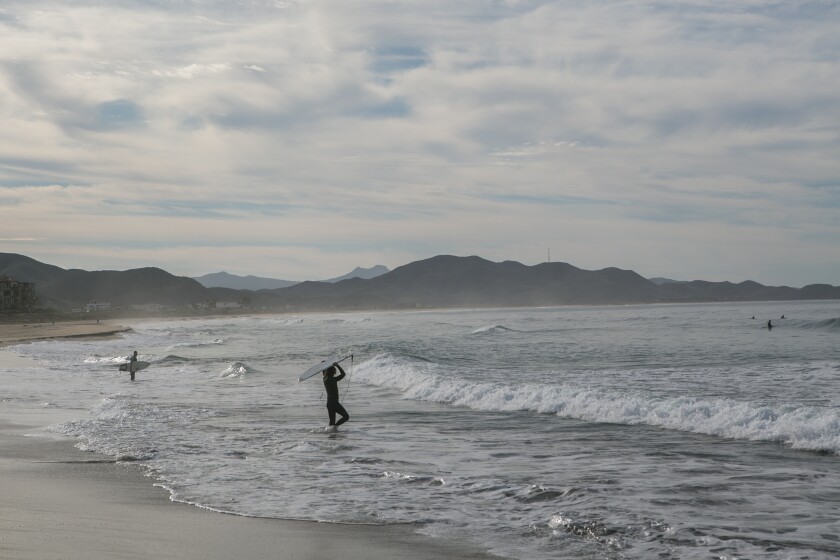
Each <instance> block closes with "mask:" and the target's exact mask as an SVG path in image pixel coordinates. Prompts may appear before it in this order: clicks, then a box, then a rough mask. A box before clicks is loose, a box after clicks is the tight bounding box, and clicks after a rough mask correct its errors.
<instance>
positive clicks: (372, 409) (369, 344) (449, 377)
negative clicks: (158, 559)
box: [0, 301, 840, 560]
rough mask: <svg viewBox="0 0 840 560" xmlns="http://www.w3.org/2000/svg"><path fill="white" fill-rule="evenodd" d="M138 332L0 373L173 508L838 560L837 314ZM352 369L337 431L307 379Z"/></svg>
mask: <svg viewBox="0 0 840 560" xmlns="http://www.w3.org/2000/svg"><path fill="white" fill-rule="evenodd" d="M782 316H784V318H782ZM768 320H772V321H773V324H774V326H775V328H774V329H772V330H768V329H767V328H766V325H767V321H768ZM131 326H132V328H133V330H132V331H131V332H129V333H126V334H125V335H123V336H122V337H121V338H118V339H112V340H76V341H69V340H65V341H43V342H34V343H29V344H21V345H17V346H12V347H9V348H7V349H6V350H7V351H12V352H16V353H19V354H21V355H23V356H27V357H29V358H32V359H33V360H35V361H36V362H37V364H38V365H37V367H34V368H27V369H21V370H0V375H2V376H3V379H4V393H3V402H4V406H6V407H11V408H13V407H15V406H20V407H21V408H24V407H31V406H38V407H42V408H44V409H52V410H56V411H60V412H61V413H62V416H63V417H64V418H66V419H67V421H61V422H58V423H56V424H53V425H50V426H48V427H47V428H48V429H49V430H50V431H53V432H56V433H58V434H64V435H67V436H71V437H73V438H77V439H78V445H79V446H80V447H81V448H82V449H87V450H91V451H96V452H100V453H105V454H108V455H111V456H113V457H115V458H116V459H117V460H119V461H124V462H131V463H134V464H138V465H141V466H142V467H143V468H145V469H147V470H148V472H149V474H150V476H151V477H153V479H154V482H155V483H157V484H159V485H161V486H163V487H165V488H167V489H168V490H169V492H170V493H171V496H172V498H173V499H174V500H178V501H182V502H186V503H190V504H194V505H195V506H197V507H203V508H208V509H212V510H216V511H220V512H224V513H230V514H237V515H244V516H258V517H270V518H282V519H304V520H313V521H321V522H328V523H364V524H395V523H399V524H410V525H411V526H413V527H415V528H416V530H417V531H419V532H422V533H425V534H429V535H433V536H435V537H437V538H441V539H451V540H457V541H461V542H469V543H471V544H474V545H476V546H478V547H480V548H483V549H485V550H487V551H489V552H492V553H495V554H498V555H500V556H503V557H509V558H523V559H525V558H527V559H537V560H541V559H550V558H569V559H572V558H575V559H581V558H583V559H613V558H615V559H624V558H627V559H646V558H652V557H658V558H666V559H667V558H673V559H693V558H697V559H700V558H703V559H706V558H732V559H735V558H768V559H771V560H774V559H789V558H807V559H828V558H837V557H838V556H840V537H838V535H840V508H838V506H837V504H838V503H840V482H838V478H837V476H836V473H837V472H838V469H840V302H837V301H820V302H778V303H739V304H731V303H727V304H692V305H689V304H685V305H638V306H605V307H559V308H544V309H492V310H448V311H416V312H375V313H374V312H367V313H353V314H339V313H335V314H308V315H283V316H265V315H254V316H244V317H224V318H206V319H185V320H166V321H150V320H149V321H143V322H137V323H134V324H132V325H131ZM134 350H138V352H139V359H140V360H144V361H148V362H151V363H152V365H151V366H150V367H149V368H148V369H146V370H143V371H141V372H139V373H138V374H137V381H135V382H134V383H132V382H130V381H129V380H128V376H127V374H124V373H123V374H121V373H119V372H118V370H117V369H118V364H119V363H122V362H123V361H125V359H126V358H127V357H128V355H129V354H130V353H131V352H132V351H134ZM350 353H352V354H353V359H352V360H347V361H346V362H343V363H342V365H343V366H345V369H346V370H347V373H348V376H347V378H345V380H344V381H342V383H341V384H340V388H341V393H342V402H343V404H344V405H345V407H346V408H347V410H348V411H349V413H350V415H351V420H350V422H349V423H348V424H346V425H344V426H342V427H341V429H340V430H339V431H338V432H337V433H329V432H325V430H324V426H325V424H326V422H327V414H326V408H325V400H324V396H323V385H322V384H321V382H320V378H319V376H316V377H314V378H312V379H309V380H307V381H304V382H302V383H298V382H297V377H298V375H299V374H300V373H301V372H302V371H304V370H305V369H306V368H308V367H309V366H311V365H313V364H314V363H317V362H318V361H320V359H321V358H323V357H325V356H329V355H345V354H350Z"/></svg>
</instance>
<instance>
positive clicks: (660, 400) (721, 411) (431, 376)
mask: <svg viewBox="0 0 840 560" xmlns="http://www.w3.org/2000/svg"><path fill="white" fill-rule="evenodd" d="M446 373H447V372H446V370H445V369H444V367H443V366H440V365H437V364H431V363H422V362H416V361H413V360H410V359H407V358H404V357H400V356H394V355H392V354H382V355H379V356H376V357H374V358H372V359H370V360H368V361H367V362H363V363H362V364H360V365H359V366H358V368H357V370H356V372H355V378H356V379H358V380H359V381H362V382H365V383H369V384H372V385H379V386H383V387H389V388H392V389H396V390H399V391H401V392H402V393H403V395H404V396H405V398H409V399H415V400H424V401H431V402H439V403H446V404H452V405H456V406H465V407H469V408H473V409H475V410H494V411H533V412H538V413H543V414H556V415H558V416H564V417H568V418H575V419H578V420H584V421H588V422H608V423H614V424H629V425H637V424H644V425H649V426H659V427H662V428H666V429H669V430H679V431H684V432H694V433H700V434H707V435H713V436H718V437H723V438H732V439H746V440H753V441H772V442H778V443H782V444H785V445H788V446H790V447H792V448H795V449H809V450H819V451H830V452H832V453H837V454H840V410H838V409H836V408H832V407H820V406H802V405H793V404H774V405H759V404H757V403H752V402H743V401H737V400H734V399H727V398H698V397H691V396H677V397H661V396H652V395H648V394H645V393H643V392H633V391H619V390H614V389H607V388H592V387H586V388H582V387H574V386H569V385H537V384H523V385H519V386H512V385H507V384H504V383H481V382H478V383H476V382H471V381H465V380H462V379H459V378H457V377H453V376H451V375H446Z"/></svg>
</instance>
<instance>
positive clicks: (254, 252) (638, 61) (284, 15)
mask: <svg viewBox="0 0 840 560" xmlns="http://www.w3.org/2000/svg"><path fill="white" fill-rule="evenodd" d="M0 252H10V253H21V254H24V255H27V256H30V257H32V258H35V259H37V260H39V261H42V262H46V263H49V264H54V265H58V266H61V267H64V268H83V269H87V270H104V269H110V270H126V269H130V268H139V267H143V266H157V267H160V268H163V269H165V270H167V271H169V272H171V273H173V274H177V275H183V276H199V275H202V274H206V273H210V272H218V271H221V270H224V271H227V272H230V273H232V274H239V275H247V274H254V275H257V276H267V277H273V278H282V279H289V280H305V279H321V278H330V277H334V276H338V275H340V274H344V273H346V272H348V271H349V270H351V269H353V268H354V267H356V266H363V267H369V266H373V265H376V264H383V265H386V266H388V267H390V268H395V267H397V266H401V265H403V264H407V263H409V262H412V261H415V260H419V259H424V258H429V257H432V256H435V255H439V254H452V255H461V256H468V255H478V256H481V257H484V258H486V259H489V260H493V261H504V260H514V261H519V262H522V263H524V264H527V265H533V264H537V263H540V262H544V261H546V260H548V259H549V252H550V259H551V260H552V261H562V262H568V263H570V264H573V265H575V266H578V267H580V268H584V269H589V270H597V269H601V268H605V267H610V266H615V267H619V268H625V269H632V270H635V271H636V272H638V273H639V274H642V275H643V276H646V277H655V276H664V277H668V278H673V279H678V280H692V279H704V280H712V281H723V280H730V281H733V282H740V281H743V280H747V279H751V280H755V281H758V282H761V283H763V284H770V285H789V286H803V285H806V284H811V283H828V284H833V285H840V4H838V3H837V2H836V1H835V0H828V1H821V0H814V1H801V0H778V1H776V0H773V1H771V0H732V1H729V2H721V1H719V0H682V1H667V2H666V1H656V0H637V1H636V0H623V1H609V0H605V1H600V2H599V1H592V0H568V1H563V0H557V1H538V0H481V1H476V0H461V1H458V2H453V1H451V0H445V1H441V0H422V1H420V0H416V1H415V0H369V1H364V2H362V1H357V0H239V1H235V0H109V1H107V2H103V1H101V0H96V1H94V0H73V1H69V0H67V1H63V2H62V1H45V0H0Z"/></svg>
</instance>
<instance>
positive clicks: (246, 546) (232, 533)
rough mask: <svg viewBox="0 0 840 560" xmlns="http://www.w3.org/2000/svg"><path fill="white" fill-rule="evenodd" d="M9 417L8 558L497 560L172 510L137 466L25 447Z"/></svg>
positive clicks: (413, 537)
mask: <svg viewBox="0 0 840 560" xmlns="http://www.w3.org/2000/svg"><path fill="white" fill-rule="evenodd" d="M6 412H8V411H6ZM6 412H4V417H3V418H2V419H0V449H2V450H3V453H2V456H0V493H2V495H3V500H2V503H0V517H2V519H3V522H4V528H3V539H2V540H3V545H2V550H3V557H4V558H16V559H18V560H41V559H43V558H67V559H69V560H110V559H112V558H121V559H123V560H147V559H148V558H180V559H183V560H228V559H230V558H274V559H277V560H292V559H295V558H297V559H299V558H331V557H332V558H337V557H341V558H344V559H346V560H369V559H370V558H403V559H406V560H423V559H427V560H443V559H447V558H454V559H464V560H466V559H473V560H491V557H490V556H489V555H486V554H483V553H481V552H480V551H476V550H472V549H469V548H467V547H466V546H462V545H461V544H459V543H452V542H447V541H444V540H441V539H434V538H432V537H426V536H423V535H419V534H416V533H414V532H413V531H412V529H411V528H409V527H405V526H396V525H389V526H375V527H374V526H362V525H341V524H331V525H330V527H329V528H328V529H325V528H324V524H322V523H316V522H308V521H290V520H289V521H287V520H279V519H266V518H254V517H243V516H236V515H225V514H221V513H216V512H212V511H209V510H206V509H202V508H198V507H194V506H190V505H187V504H183V503H178V502H173V501H171V500H170V498H169V494H168V492H167V491H166V490H165V489H163V488H160V487H158V486H155V485H154V484H153V483H152V481H151V480H150V479H149V478H148V477H147V476H146V475H145V473H144V471H143V470H142V469H140V468H138V467H137V465H125V464H116V463H114V462H113V461H110V460H107V458H106V457H104V456H102V455H97V454H93V453H89V452H84V451H81V450H79V449H77V448H74V446H73V440H71V439H57V440H56V439H47V438H33V437H25V436H26V435H27V433H28V432H29V431H32V430H37V428H35V427H33V426H25V427H24V426H22V425H20V424H19V423H18V421H17V420H18V419H17V418H13V417H9V416H8V414H6ZM325 531H326V532H327V533H328V538H325V537H324V535H325Z"/></svg>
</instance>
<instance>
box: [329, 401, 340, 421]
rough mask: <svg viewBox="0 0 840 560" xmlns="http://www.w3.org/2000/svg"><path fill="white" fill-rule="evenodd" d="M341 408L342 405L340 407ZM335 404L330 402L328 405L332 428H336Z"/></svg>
mask: <svg viewBox="0 0 840 560" xmlns="http://www.w3.org/2000/svg"><path fill="white" fill-rule="evenodd" d="M339 406H341V405H339ZM335 410H336V409H335V404H334V403H331V402H328V403H327V414H329V415H330V426H335Z"/></svg>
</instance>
